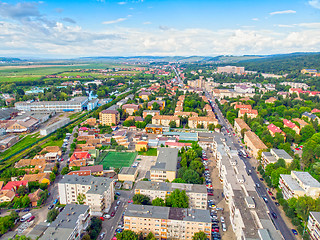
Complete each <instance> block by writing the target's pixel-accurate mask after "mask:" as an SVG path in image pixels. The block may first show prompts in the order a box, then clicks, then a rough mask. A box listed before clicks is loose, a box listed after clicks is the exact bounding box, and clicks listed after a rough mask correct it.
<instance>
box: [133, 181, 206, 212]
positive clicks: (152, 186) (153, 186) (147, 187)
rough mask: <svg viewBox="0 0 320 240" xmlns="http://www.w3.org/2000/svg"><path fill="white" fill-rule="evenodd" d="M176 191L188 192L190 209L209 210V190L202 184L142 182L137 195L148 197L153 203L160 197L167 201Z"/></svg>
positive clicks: (137, 189)
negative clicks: (167, 197)
mask: <svg viewBox="0 0 320 240" xmlns="http://www.w3.org/2000/svg"><path fill="white" fill-rule="evenodd" d="M175 189H179V190H180V191H183V190H184V191H186V194H187V196H188V198H189V208H196V209H207V201H208V194H207V189H206V187H205V186H204V185H200V184H186V183H169V182H150V181H148V182H147V181H140V182H138V183H137V184H136V188H135V194H143V195H146V196H148V197H149V198H150V200H151V201H152V200H153V199H155V198H158V197H159V198H162V199H165V198H166V196H169V195H170V194H171V193H172V192H173V191H174V190H175Z"/></svg>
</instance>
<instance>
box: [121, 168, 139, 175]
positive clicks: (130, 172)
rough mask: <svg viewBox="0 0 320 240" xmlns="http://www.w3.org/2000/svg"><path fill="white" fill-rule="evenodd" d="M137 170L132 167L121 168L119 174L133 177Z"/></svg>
mask: <svg viewBox="0 0 320 240" xmlns="http://www.w3.org/2000/svg"><path fill="white" fill-rule="evenodd" d="M137 170H138V168H136V167H135V168H134V167H123V168H121V171H120V172H119V174H126V175H134V174H135V173H136V171H137Z"/></svg>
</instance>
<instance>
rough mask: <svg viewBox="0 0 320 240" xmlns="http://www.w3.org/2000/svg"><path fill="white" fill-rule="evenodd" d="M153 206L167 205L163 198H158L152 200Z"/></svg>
mask: <svg viewBox="0 0 320 240" xmlns="http://www.w3.org/2000/svg"><path fill="white" fill-rule="evenodd" d="M152 205H153V206H165V205H166V204H165V202H164V200H163V199H162V198H159V197H157V198H155V199H153V200H152Z"/></svg>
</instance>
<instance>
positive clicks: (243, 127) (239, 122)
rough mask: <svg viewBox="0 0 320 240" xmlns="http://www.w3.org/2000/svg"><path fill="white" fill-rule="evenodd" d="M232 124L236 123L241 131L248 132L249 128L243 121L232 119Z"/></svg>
mask: <svg viewBox="0 0 320 240" xmlns="http://www.w3.org/2000/svg"><path fill="white" fill-rule="evenodd" d="M234 122H235V123H237V124H238V125H239V127H240V128H241V129H248V130H250V127H249V126H248V125H247V124H246V122H245V121H244V120H243V119H241V118H236V119H234Z"/></svg>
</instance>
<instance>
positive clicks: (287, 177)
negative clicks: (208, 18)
mask: <svg viewBox="0 0 320 240" xmlns="http://www.w3.org/2000/svg"><path fill="white" fill-rule="evenodd" d="M280 177H281V178H282V179H283V180H284V181H285V182H286V184H287V185H288V187H289V188H290V189H292V190H294V191H304V190H303V188H302V187H300V185H299V184H298V182H297V181H296V180H295V179H293V178H292V177H291V175H288V174H280Z"/></svg>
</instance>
